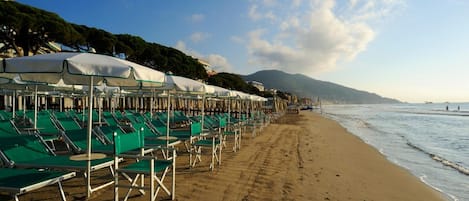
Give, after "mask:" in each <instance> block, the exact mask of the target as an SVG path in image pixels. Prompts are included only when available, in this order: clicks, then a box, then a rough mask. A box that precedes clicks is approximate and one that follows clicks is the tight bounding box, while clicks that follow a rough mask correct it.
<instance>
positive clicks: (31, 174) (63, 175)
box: [0, 168, 75, 201]
mask: <svg viewBox="0 0 469 201" xmlns="http://www.w3.org/2000/svg"><path fill="white" fill-rule="evenodd" d="M74 176H75V172H62V171H46V170H43V171H40V170H35V169H13V168H0V192H6V193H9V194H10V195H11V196H12V197H13V198H14V199H15V200H16V201H19V198H18V196H19V195H21V194H24V193H28V192H30V191H34V190H37V189H39V188H42V187H44V186H48V185H52V184H58V186H59V193H60V197H61V198H62V200H64V201H65V200H66V198H65V193H64V191H63V188H62V184H61V182H62V181H63V180H66V179H70V178H72V177H74Z"/></svg>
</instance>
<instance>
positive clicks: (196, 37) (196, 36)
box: [190, 32, 210, 43]
mask: <svg viewBox="0 0 469 201" xmlns="http://www.w3.org/2000/svg"><path fill="white" fill-rule="evenodd" d="M209 37H210V34H209V33H204V32H195V33H193V34H191V36H190V38H191V41H192V42H194V43H198V42H201V41H204V40H205V39H207V38H209Z"/></svg>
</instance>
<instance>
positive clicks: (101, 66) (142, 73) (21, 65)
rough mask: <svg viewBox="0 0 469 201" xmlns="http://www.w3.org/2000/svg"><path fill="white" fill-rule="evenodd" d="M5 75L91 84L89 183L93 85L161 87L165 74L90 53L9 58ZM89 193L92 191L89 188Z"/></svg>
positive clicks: (75, 83) (88, 151) (45, 80)
mask: <svg viewBox="0 0 469 201" xmlns="http://www.w3.org/2000/svg"><path fill="white" fill-rule="evenodd" d="M3 64H4V66H3V69H2V70H3V71H2V73H3V74H4V75H0V76H6V77H9V76H12V75H13V74H18V75H19V76H20V78H21V80H25V81H35V82H45V83H51V84H57V83H59V81H60V80H63V81H64V83H65V84H72V85H88V86H89V91H88V93H89V110H88V132H87V141H88V149H87V152H86V155H87V158H88V168H87V175H88V177H87V178H88V179H87V186H89V184H90V177H89V175H90V160H91V129H92V117H91V116H92V113H91V112H92V108H93V104H92V103H93V86H94V85H101V84H103V83H106V84H107V85H108V86H132V87H145V86H149V87H151V86H161V85H162V83H163V81H164V74H163V73H161V72H159V71H156V70H153V69H151V68H147V67H144V66H141V65H139V64H136V63H132V62H129V61H125V60H122V59H119V58H115V57H111V56H105V55H98V54H90V53H55V54H43V55H34V56H29V57H16V58H9V59H5V60H4V61H3ZM87 192H88V196H90V194H91V192H90V190H89V188H87Z"/></svg>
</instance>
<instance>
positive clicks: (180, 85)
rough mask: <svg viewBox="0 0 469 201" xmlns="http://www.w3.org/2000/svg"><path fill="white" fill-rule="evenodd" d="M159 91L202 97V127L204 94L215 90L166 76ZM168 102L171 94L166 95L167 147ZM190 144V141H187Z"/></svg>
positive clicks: (178, 77) (201, 84) (202, 122)
mask: <svg viewBox="0 0 469 201" xmlns="http://www.w3.org/2000/svg"><path fill="white" fill-rule="evenodd" d="M161 89H163V90H167V91H168V92H170V91H173V92H175V93H178V92H179V93H181V92H183V93H189V94H194V95H195V94H198V95H202V121H201V127H202V128H203V126H204V106H205V104H204V102H205V94H208V93H214V91H215V89H214V88H213V87H212V86H209V85H207V84H204V83H202V82H199V81H196V80H193V79H189V78H185V77H181V76H176V75H166V78H165V84H164V87H162V88H161ZM170 102H171V93H168V112H167V119H166V138H167V145H168V143H169V141H168V140H169V123H170V121H169V120H170ZM189 141H190V143H192V139H190V140H189Z"/></svg>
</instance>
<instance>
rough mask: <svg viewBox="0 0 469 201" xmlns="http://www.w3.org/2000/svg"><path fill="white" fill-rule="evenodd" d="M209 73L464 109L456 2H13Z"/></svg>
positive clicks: (462, 34) (463, 22) (467, 36)
mask: <svg viewBox="0 0 469 201" xmlns="http://www.w3.org/2000/svg"><path fill="white" fill-rule="evenodd" d="M19 2H21V3H24V4H28V5H31V6H34V7H37V8H41V9H44V10H48V11H51V12H54V13H57V14H58V15H60V16H61V17H62V18H64V19H65V20H67V21H69V22H72V23H76V24H83V25H87V26H90V27H97V28H101V29H104V30H107V31H109V32H112V33H129V34H132V35H138V36H141V37H142V38H144V39H145V40H146V41H149V42H156V43H160V44H162V45H166V46H171V47H175V48H177V49H179V50H181V51H183V52H185V53H186V54H189V55H193V56H196V57H200V58H203V59H205V60H207V61H209V62H210V63H211V64H212V65H213V67H214V68H215V69H216V70H218V71H227V72H233V73H239V74H250V73H253V72H256V71H258V70H263V69H279V70H283V71H286V72H289V73H302V74H305V75H308V76H310V77H312V78H315V79H319V80H324V81H330V82H335V83H338V84H342V85H345V86H348V87H352V88H356V89H360V90H366V91H369V92H373V93H377V94H379V95H382V96H386V97H391V98H397V99H399V100H402V101H407V102H423V101H434V102H444V101H450V102H462V101H469V83H468V80H469V79H468V78H469V23H467V19H469V2H468V1H465V0H412V1H410V0H407V1H406V0H243V1H231V0H224V1H221V0H205V1H195V0H186V1H182V0H180V1H161V0H138V1H133V0H112V1H111V0H100V1H91V0H81V1H70V0H68V1H59V0H48V1H40V0H19Z"/></svg>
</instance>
